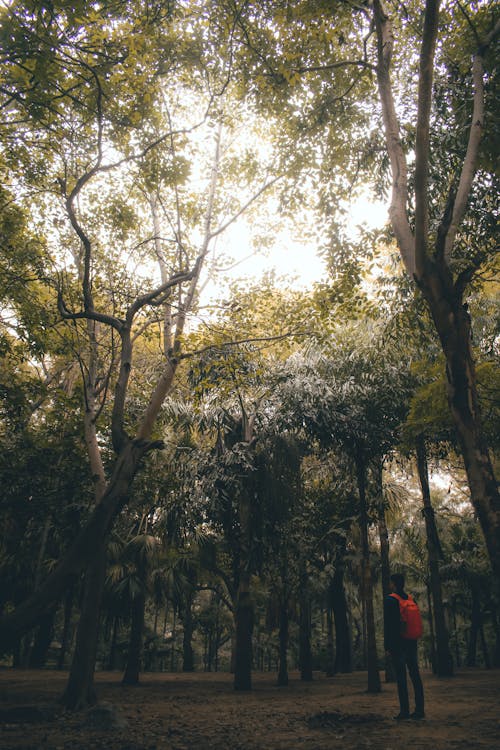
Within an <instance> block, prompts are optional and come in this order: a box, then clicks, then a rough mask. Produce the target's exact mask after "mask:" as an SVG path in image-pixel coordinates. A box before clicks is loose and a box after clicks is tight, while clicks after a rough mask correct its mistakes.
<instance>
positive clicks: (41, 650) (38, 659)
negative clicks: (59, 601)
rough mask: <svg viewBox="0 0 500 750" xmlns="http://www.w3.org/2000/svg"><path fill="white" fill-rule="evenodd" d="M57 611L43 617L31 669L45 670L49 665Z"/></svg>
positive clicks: (31, 655)
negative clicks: (48, 658)
mask: <svg viewBox="0 0 500 750" xmlns="http://www.w3.org/2000/svg"><path fill="white" fill-rule="evenodd" d="M55 615H56V613H55V610H52V612H48V613H47V614H46V615H44V616H43V618H42V621H41V622H40V625H39V626H38V628H37V632H36V636H35V642H34V643H33V648H32V649H31V654H30V661H29V666H30V669H43V668H44V667H45V665H46V663H47V656H48V653H49V648H50V644H51V642H52V633H53V632H54V619H55Z"/></svg>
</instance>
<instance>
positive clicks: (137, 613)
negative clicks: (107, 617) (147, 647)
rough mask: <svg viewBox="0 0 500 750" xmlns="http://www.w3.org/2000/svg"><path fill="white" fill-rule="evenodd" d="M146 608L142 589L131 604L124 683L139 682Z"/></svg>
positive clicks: (132, 683)
mask: <svg viewBox="0 0 500 750" xmlns="http://www.w3.org/2000/svg"><path fill="white" fill-rule="evenodd" d="M145 608H146V595H145V593H144V591H140V592H138V593H137V595H136V596H135V597H134V598H133V599H132V602H131V606H130V615H131V618H130V638H129V642H128V654H127V665H126V667H125V673H124V675H123V680H122V682H123V684H124V685H137V684H138V683H139V675H140V671H141V661H142V642H143V636H144V612H145Z"/></svg>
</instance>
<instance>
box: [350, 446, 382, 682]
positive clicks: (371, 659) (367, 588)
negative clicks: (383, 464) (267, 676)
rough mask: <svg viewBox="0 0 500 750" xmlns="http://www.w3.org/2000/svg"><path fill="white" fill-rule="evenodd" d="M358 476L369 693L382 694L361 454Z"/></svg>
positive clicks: (364, 480) (362, 593) (363, 467)
mask: <svg viewBox="0 0 500 750" xmlns="http://www.w3.org/2000/svg"><path fill="white" fill-rule="evenodd" d="M356 476H357V483H358V494H359V525H360V529H361V553H362V561H361V565H362V568H361V571H362V572H361V599H362V602H363V603H364V606H365V612H366V655H367V668H368V692H369V693H380V691H381V689H382V687H381V684H380V675H379V671H378V656H377V640H376V632H375V615H374V612H373V585H372V570H371V562H370V544H369V540H368V508H367V504H366V462H365V459H364V456H363V455H362V453H361V452H358V455H357V456H356Z"/></svg>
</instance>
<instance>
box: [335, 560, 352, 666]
mask: <svg viewBox="0 0 500 750" xmlns="http://www.w3.org/2000/svg"><path fill="white" fill-rule="evenodd" d="M331 601H332V609H333V617H334V619H335V672H340V673H342V674H346V673H350V672H352V647H351V633H350V628H349V618H348V612H347V600H346V595H345V590H344V560H343V555H342V556H339V558H338V559H337V563H336V566H335V573H334V575H333V581H332V587H331Z"/></svg>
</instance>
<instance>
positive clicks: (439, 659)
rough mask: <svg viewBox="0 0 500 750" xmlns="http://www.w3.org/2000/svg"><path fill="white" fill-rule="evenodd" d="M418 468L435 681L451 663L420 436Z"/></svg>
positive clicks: (438, 553)
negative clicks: (427, 571)
mask: <svg viewBox="0 0 500 750" xmlns="http://www.w3.org/2000/svg"><path fill="white" fill-rule="evenodd" d="M416 452H417V467H418V476H419V480H420V487H421V489H422V500H423V505H424V508H423V512H424V518H425V530H426V540H427V553H428V556H429V573H430V587H431V594H432V601H433V604H434V622H435V625H436V673H437V675H438V677H450V676H451V675H452V674H453V660H452V658H451V652H450V636H449V634H448V629H447V627H446V621H445V617H444V607H443V594H442V589H441V574H440V572H439V558H440V556H441V545H440V543H439V536H438V531H437V526H436V519H435V517H434V508H433V507H432V502H431V493H430V487H429V471H428V466H427V455H426V450H425V441H424V438H423V436H422V435H421V436H420V437H419V438H418V439H417V444H416Z"/></svg>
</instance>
